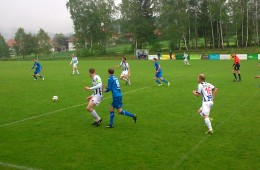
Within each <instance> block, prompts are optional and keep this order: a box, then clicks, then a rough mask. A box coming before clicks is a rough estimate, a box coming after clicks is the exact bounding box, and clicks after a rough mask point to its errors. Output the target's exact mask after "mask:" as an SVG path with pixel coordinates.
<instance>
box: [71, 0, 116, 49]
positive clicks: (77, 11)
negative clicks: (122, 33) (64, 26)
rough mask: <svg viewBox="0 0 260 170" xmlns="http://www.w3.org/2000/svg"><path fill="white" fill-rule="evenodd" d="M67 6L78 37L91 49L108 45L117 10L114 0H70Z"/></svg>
mask: <svg viewBox="0 0 260 170" xmlns="http://www.w3.org/2000/svg"><path fill="white" fill-rule="evenodd" d="M66 5H67V8H68V9H69V11H70V14H71V18H72V20H73V24H74V30H75V33H76V35H75V36H76V38H77V39H78V40H79V41H82V40H83V41H84V42H85V47H87V46H88V45H89V46H90V48H91V49H93V47H94V45H95V46H100V45H102V46H103V47H105V46H106V45H107V39H108V38H109V37H110V34H111V32H110V28H111V23H112V18H113V13H114V11H115V5H114V1H113V0H69V1H68V2H67V4H66Z"/></svg>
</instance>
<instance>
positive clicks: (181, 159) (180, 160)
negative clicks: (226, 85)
mask: <svg viewBox="0 0 260 170" xmlns="http://www.w3.org/2000/svg"><path fill="white" fill-rule="evenodd" d="M257 94H258V93H255V95H254V96H253V97H255V96H256V95H257ZM253 97H250V98H249V99H248V100H247V101H246V102H244V103H243V105H240V106H241V107H242V106H244V105H246V104H247V103H248V102H250V101H251V100H252V98H253ZM239 110H240V107H239V108H238V109H237V110H236V111H235V112H233V113H232V114H231V115H229V116H228V118H230V117H233V115H234V114H235V113H237V112H238V111H239ZM225 120H227V119H225ZM224 123H225V122H224V121H221V123H220V124H218V125H217V126H216V128H215V129H219V128H221V126H222V125H223V124H224ZM213 135H214V134H213ZM210 136H211V135H210V134H209V135H206V136H205V137H203V138H202V139H201V140H200V141H199V142H198V143H197V144H196V145H194V146H193V147H192V148H191V149H190V150H188V151H187V152H186V153H184V154H183V156H182V157H181V158H180V159H179V160H178V161H177V162H176V163H175V164H173V166H172V169H177V168H178V167H179V166H180V165H181V164H182V162H183V161H185V160H186V159H188V157H189V156H190V155H191V154H192V153H193V152H194V151H195V150H196V149H197V148H199V146H200V145H201V144H202V143H204V142H205V141H206V140H207V139H208V138H209V137H210Z"/></svg>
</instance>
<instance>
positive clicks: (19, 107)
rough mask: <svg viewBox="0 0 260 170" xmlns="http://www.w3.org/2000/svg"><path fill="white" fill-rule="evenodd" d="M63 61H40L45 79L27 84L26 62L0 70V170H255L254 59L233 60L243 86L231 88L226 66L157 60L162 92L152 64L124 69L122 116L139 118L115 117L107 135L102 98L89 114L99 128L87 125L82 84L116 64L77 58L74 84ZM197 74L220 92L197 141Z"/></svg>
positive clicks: (259, 109)
mask: <svg viewBox="0 0 260 170" xmlns="http://www.w3.org/2000/svg"><path fill="white" fill-rule="evenodd" d="M69 62H70V61H42V62H40V63H41V64H42V65H43V67H44V71H43V72H42V75H44V76H45V80H44V81H42V80H41V79H39V80H37V81H34V80H33V77H32V76H31V75H32V73H33V71H31V72H30V68H31V66H32V64H33V62H25V61H24V62H23V61H21V62H19V61H18V62H0V98H1V100H0V169H5V170H9V169H30V168H31V169H46V170H47V169H62V170H63V169H77V170H78V169H79V170H81V169H82V170H85V169H111V170H112V169H113V170H114V169H120V170H121V169H126V170H133V169H163V170H164V169H169V170H172V169H198V170H201V169H234V170H237V169H246V170H248V169H259V167H260V165H259V162H260V154H259V153H260V150H259V144H260V137H259V136H260V133H259V132H260V130H259V129H260V119H259V118H260V116H259V114H260V103H259V99H260V89H259V88H258V86H259V84H260V81H259V80H256V79H254V78H253V76H255V75H257V74H259V69H258V67H257V65H258V61H242V62H241V75H242V82H233V75H232V73H231V66H232V64H233V62H232V61H190V63H191V66H190V67H185V66H184V65H183V63H182V61H160V65H161V67H162V69H163V76H164V78H165V79H167V80H170V81H171V86H170V87H169V88H168V87H167V86H166V85H165V84H164V85H163V86H161V87H158V86H156V83H155V81H154V80H153V75H154V72H155V71H154V67H153V63H152V61H129V64H130V66H131V82H132V86H126V85H125V83H124V82H122V81H120V83H121V89H122V92H123V103H124V106H123V108H124V109H125V110H128V111H130V112H132V113H135V114H137V115H138V119H137V123H136V124H134V123H133V120H132V119H131V118H128V117H124V116H121V115H118V114H115V124H114V125H115V127H114V129H106V128H105V125H106V124H107V123H108V122H109V107H110V103H111V94H110V93H109V94H104V100H103V101H102V103H101V104H100V106H98V107H96V111H97V112H98V113H99V115H100V116H101V117H102V119H103V122H102V125H101V126H100V127H93V126H91V125H90V124H91V123H92V121H93V119H92V117H91V116H90V114H89V113H88V112H87V111H86V109H85V108H86V103H87V102H86V100H85V99H86V97H87V96H88V95H90V94H91V93H92V92H90V91H84V86H86V85H91V79H90V77H89V75H88V69H89V68H92V67H93V68H95V69H96V71H97V74H99V75H100V76H101V78H102V80H103V84H106V83H107V77H108V74H107V69H108V68H109V67H112V66H115V65H118V64H119V62H120V61H102V60H99V61H89V60H80V63H79V70H80V75H79V76H77V75H75V76H71V75H70V74H71V66H69ZM120 72H121V70H120V69H117V70H116V72H115V75H117V76H119V74H120ZM199 73H204V74H205V75H206V81H208V82H210V83H212V84H213V85H215V86H216V87H218V89H219V91H218V94H217V96H216V98H215V103H214V106H213V108H212V110H211V117H213V118H214V121H213V122H212V125H213V129H214V131H215V133H214V134H213V135H205V134H204V132H205V131H206V130H207V128H206V126H205V123H204V120H203V119H202V118H201V117H200V116H198V115H197V110H198V108H199V107H200V106H201V98H197V97H195V96H193V95H192V90H195V89H196V88H197V84H198V83H197V75H198V74H199ZM54 95H57V96H59V100H58V101H57V102H53V101H52V99H51V98H52V96H54Z"/></svg>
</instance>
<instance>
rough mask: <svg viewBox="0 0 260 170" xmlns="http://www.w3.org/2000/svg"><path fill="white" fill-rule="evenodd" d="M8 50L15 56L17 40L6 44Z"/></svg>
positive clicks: (11, 40)
mask: <svg viewBox="0 0 260 170" xmlns="http://www.w3.org/2000/svg"><path fill="white" fill-rule="evenodd" d="M6 44H7V46H8V48H9V51H10V53H11V55H15V49H14V45H15V44H16V42H15V40H14V39H10V40H8V41H7V42H6Z"/></svg>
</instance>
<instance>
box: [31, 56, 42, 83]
mask: <svg viewBox="0 0 260 170" xmlns="http://www.w3.org/2000/svg"><path fill="white" fill-rule="evenodd" d="M33 61H34V64H33V66H32V69H34V68H35V71H34V73H33V77H34V80H37V79H38V78H37V77H36V76H38V77H40V78H41V79H42V80H44V77H43V76H41V75H40V72H41V70H42V65H41V64H40V63H39V62H38V61H37V60H36V59H33ZM32 69H31V70H32Z"/></svg>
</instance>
